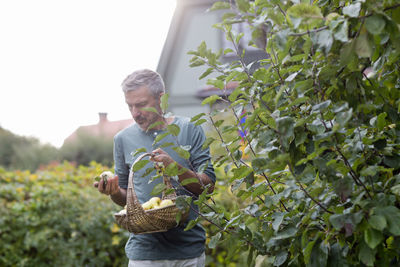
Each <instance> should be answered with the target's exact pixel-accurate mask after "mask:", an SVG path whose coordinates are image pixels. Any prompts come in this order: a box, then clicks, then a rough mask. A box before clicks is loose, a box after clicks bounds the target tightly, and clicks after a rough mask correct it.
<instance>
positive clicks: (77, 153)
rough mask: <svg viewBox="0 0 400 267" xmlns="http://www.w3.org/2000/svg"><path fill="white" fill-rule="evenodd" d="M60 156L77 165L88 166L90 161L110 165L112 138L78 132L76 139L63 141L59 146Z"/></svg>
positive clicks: (111, 161)
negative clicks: (67, 141)
mask: <svg viewBox="0 0 400 267" xmlns="http://www.w3.org/2000/svg"><path fill="white" fill-rule="evenodd" d="M60 157H61V158H62V159H63V160H68V161H71V162H75V163H76V164H78V165H85V166H88V164H89V163H90V162H91V161H95V162H98V163H101V164H103V165H107V166H109V167H111V166H112V164H113V139H112V138H109V137H105V136H92V135H89V134H87V133H85V132H78V133H77V138H76V140H74V141H71V142H69V143H65V144H64V145H63V146H62V147H61V148H60Z"/></svg>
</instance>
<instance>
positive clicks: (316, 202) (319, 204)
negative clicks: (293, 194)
mask: <svg viewBox="0 0 400 267" xmlns="http://www.w3.org/2000/svg"><path fill="white" fill-rule="evenodd" d="M288 166H289V170H290V173H291V174H292V175H293V177H294V179H295V180H296V181H297V183H298V185H299V186H300V189H301V191H303V192H304V193H305V194H306V195H307V196H308V197H309V198H310V199H311V200H312V201H313V202H314V203H315V204H317V205H318V206H320V207H321V209H323V210H324V211H326V212H328V213H330V214H333V212H332V211H330V210H328V209H327V208H325V207H324V205H322V204H321V203H320V202H319V201H318V200H316V199H314V198H313V197H312V196H311V195H310V194H309V193H308V192H307V190H306V189H305V188H304V186H303V185H302V184H301V182H300V181H299V180H298V179H297V176H296V175H295V173H294V172H293V169H292V166H291V165H290V164H288Z"/></svg>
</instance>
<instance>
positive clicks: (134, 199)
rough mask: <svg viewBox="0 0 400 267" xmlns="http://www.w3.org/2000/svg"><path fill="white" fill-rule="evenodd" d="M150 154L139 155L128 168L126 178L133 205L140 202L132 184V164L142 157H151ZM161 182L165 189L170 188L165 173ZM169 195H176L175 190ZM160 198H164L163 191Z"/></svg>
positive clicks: (170, 185)
mask: <svg viewBox="0 0 400 267" xmlns="http://www.w3.org/2000/svg"><path fill="white" fill-rule="evenodd" d="M152 155H153V154H152V153H144V154H142V155H140V156H139V157H138V158H137V159H136V160H135V161H134V162H133V164H132V167H131V168H130V171H129V178H128V191H130V192H131V194H132V200H133V203H134V204H135V205H140V202H139V200H138V198H137V195H136V192H135V186H134V183H133V177H134V172H133V166H134V165H135V164H136V163H137V162H139V161H141V160H142V159H143V158H144V157H151V156H152ZM163 182H164V184H165V185H166V188H167V189H170V188H172V184H171V181H170V179H169V178H168V177H165V175H163ZM169 196H170V197H176V194H175V192H174V193H172V194H170V195H169ZM170 197H167V198H170ZM162 198H164V192H163V193H162ZM127 201H128V202H129V198H128V200H127Z"/></svg>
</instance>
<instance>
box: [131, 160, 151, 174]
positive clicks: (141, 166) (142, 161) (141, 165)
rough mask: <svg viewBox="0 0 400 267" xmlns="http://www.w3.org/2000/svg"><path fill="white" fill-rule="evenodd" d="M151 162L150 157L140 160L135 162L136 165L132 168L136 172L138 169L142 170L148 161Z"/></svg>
mask: <svg viewBox="0 0 400 267" xmlns="http://www.w3.org/2000/svg"><path fill="white" fill-rule="evenodd" d="M149 162H150V160H148V159H142V160H139V161H138V162H136V163H135V165H133V166H132V170H133V171H134V172H137V171H138V170H140V169H142V168H143V167H144V166H146V165H147V163H149Z"/></svg>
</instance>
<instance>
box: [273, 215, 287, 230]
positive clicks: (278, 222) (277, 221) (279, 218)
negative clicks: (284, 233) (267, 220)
mask: <svg viewBox="0 0 400 267" xmlns="http://www.w3.org/2000/svg"><path fill="white" fill-rule="evenodd" d="M272 217H273V218H274V221H273V222H272V228H273V229H274V230H275V231H277V230H278V229H279V226H280V225H281V224H282V222H283V218H284V217H285V213H283V212H276V213H274V215H273V216H272Z"/></svg>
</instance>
